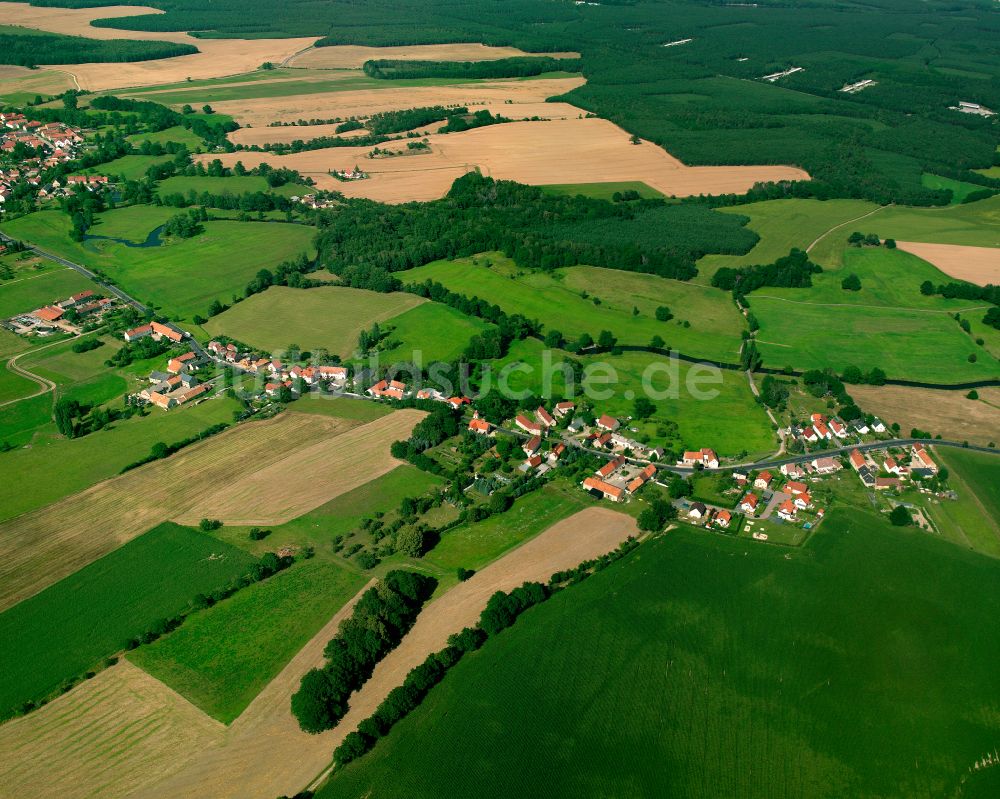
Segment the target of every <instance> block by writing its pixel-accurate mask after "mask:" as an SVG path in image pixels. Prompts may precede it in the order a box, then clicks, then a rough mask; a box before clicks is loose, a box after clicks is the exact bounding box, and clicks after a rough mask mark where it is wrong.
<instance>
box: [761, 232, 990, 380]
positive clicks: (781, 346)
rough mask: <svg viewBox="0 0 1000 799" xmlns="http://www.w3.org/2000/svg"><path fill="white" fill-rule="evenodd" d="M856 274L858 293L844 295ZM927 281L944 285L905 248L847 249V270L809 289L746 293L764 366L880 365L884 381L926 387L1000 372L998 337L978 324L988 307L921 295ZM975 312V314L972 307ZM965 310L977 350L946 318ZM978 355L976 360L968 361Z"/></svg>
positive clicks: (827, 276) (816, 279)
mask: <svg viewBox="0 0 1000 799" xmlns="http://www.w3.org/2000/svg"><path fill="white" fill-rule="evenodd" d="M848 273H853V274H856V275H858V277H859V278H860V279H861V286H862V288H861V291H857V292H854V291H844V290H843V289H842V288H841V286H840V283H841V280H842V278H843V276H844V275H845V274H848ZM924 280H931V281H932V282H933V283H935V284H936V283H938V282H942V281H944V280H946V278H945V277H944V275H942V273H941V272H940V271H939V270H937V269H936V268H935V267H933V266H931V265H930V264H928V263H927V262H926V261H923V260H921V259H919V258H917V257H916V256H913V255H909V254H908V253H904V252H902V251H899V250H896V251H891V250H885V249H855V248H849V249H847V250H846V252H845V253H844V266H843V268H842V269H840V270H838V271H836V272H830V273H824V274H820V275H814V276H813V286H812V288H809V289H777V288H763V289H760V290H758V291H755V292H754V293H753V294H751V295H750V297H749V300H750V305H751V307H752V309H753V312H754V314H755V315H756V316H757V319H758V320H759V321H760V327H761V329H760V332H759V333H758V345H759V348H760V351H761V354H762V355H763V357H764V362H765V364H766V365H768V366H773V367H779V368H780V367H784V366H793V367H795V368H800V369H813V368H825V367H832V368H833V369H835V370H837V371H838V372H840V371H842V370H843V368H844V367H845V366H848V365H851V364H853V365H856V366H859V367H861V368H862V369H866V370H867V369H871V368H872V367H875V366H878V367H881V368H882V369H884V370H885V372H886V374H887V375H888V376H889V377H894V378H905V379H909V380H923V381H927V382H939V383H947V382H960V381H967V380H984V379H991V378H994V377H996V376H997V375H1000V364H998V362H997V360H996V357H994V356H992V355H991V354H990V353H991V351H992V352H994V353H997V352H1000V337H998V336H997V335H996V333H995V331H989V330H987V329H986V328H985V326H983V325H981V324H980V320H981V319H982V317H983V314H984V313H985V309H986V306H985V305H984V304H983V303H978V302H968V301H963V300H946V299H943V298H941V297H925V296H923V295H922V294H921V293H920V284H921V283H922V282H923V281H924ZM972 309H976V310H972ZM957 311H963V314H962V315H963V316H965V317H968V318H969V320H970V323H973V324H975V327H974V329H973V332H974V334H975V335H976V336H982V337H984V338H985V339H986V340H987V347H985V348H984V347H979V346H977V345H976V343H975V342H974V341H973V339H972V337H970V336H969V335H968V334H967V333H965V332H964V331H963V330H962V329H961V328H960V327H959V326H958V323H957V322H956V321H955V320H954V319H952V318H951V317H950V316H949V313H955V312H957ZM970 354H976V356H977V361H976V363H969V361H968V357H969V355H970Z"/></svg>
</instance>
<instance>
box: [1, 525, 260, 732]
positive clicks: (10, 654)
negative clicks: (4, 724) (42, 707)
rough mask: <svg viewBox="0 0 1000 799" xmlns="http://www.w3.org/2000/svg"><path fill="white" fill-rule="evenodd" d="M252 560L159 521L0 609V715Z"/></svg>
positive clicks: (87, 665) (111, 650)
mask: <svg viewBox="0 0 1000 799" xmlns="http://www.w3.org/2000/svg"><path fill="white" fill-rule="evenodd" d="M253 561H254V558H253V557H252V556H251V555H249V554H248V553H246V552H244V551H243V550H241V549H237V548H236V547H233V546H230V545H229V544H225V543H222V542H221V541H219V540H218V539H215V538H212V537H211V536H208V535H204V534H202V533H197V532H193V531H191V530H187V529H184V528H182V527H178V526H177V525H174V524H162V525H160V526H159V527H156V528H154V529H152V530H150V531H149V532H148V533H146V534H145V535H143V536H140V537H139V538H137V539H135V540H134V541H131V542H129V543H128V544H126V545H125V546H123V547H121V548H120V549H116V550H115V551H114V552H112V553H110V554H109V555H106V556H105V557H103V558H101V559H100V560H98V561H95V562H94V563H91V564H90V565H89V566H86V567H84V568H83V569H81V570H80V571H78V572H76V573H74V574H72V575H70V576H69V577H67V578H65V579H63V580H60V581H59V582H58V583H56V584H55V585H53V586H51V587H50V588H47V589H46V590H45V591H43V592H42V593H40V594H37V595H36V596H33V597H32V598H31V599H27V600H25V601H24V602H21V603H20V604H18V605H15V606H14V607H13V608H11V609H10V610H7V611H5V612H4V613H2V614H0V640H2V641H3V646H2V647H0V673H3V675H4V679H3V681H2V682H0V718H3V717H6V716H8V715H9V714H10V713H11V712H12V711H14V710H15V709H17V708H19V707H20V706H21V705H22V704H23V703H24V702H26V701H28V700H33V701H37V700H39V699H42V698H44V697H45V696H46V695H47V694H49V693H50V692H51V691H54V690H55V689H56V688H58V687H59V685H60V684H61V683H62V682H63V681H64V680H67V679H70V678H74V677H78V676H81V675H82V673H83V672H84V671H86V670H87V669H89V668H92V667H95V666H97V665H99V663H100V661H101V659H102V658H104V657H107V656H108V655H111V654H113V653H115V652H117V651H119V650H120V649H122V648H123V647H124V646H125V644H126V643H127V642H128V640H129V639H130V638H133V637H136V636H139V635H141V634H142V633H143V632H145V631H146V630H148V629H150V628H151V627H152V625H153V623H154V622H156V621H157V620H159V619H164V618H167V617H170V616H173V615H174V614H176V613H178V612H180V611H182V610H185V609H186V608H187V607H188V603H189V602H190V601H191V600H192V599H193V598H194V597H195V595H196V594H199V593H211V592H212V591H213V590H214V589H216V588H219V587H220V586H222V585H225V584H226V583H228V582H229V581H230V580H232V579H233V578H235V577H239V576H240V575H242V574H245V573H246V572H247V571H248V570H249V567H250V565H251V564H252V563H253Z"/></svg>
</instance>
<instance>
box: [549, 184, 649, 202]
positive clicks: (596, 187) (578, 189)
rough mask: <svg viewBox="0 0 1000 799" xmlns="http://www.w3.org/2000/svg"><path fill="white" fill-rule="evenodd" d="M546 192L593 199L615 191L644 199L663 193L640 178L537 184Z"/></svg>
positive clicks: (604, 198) (604, 196)
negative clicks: (636, 193) (599, 181)
mask: <svg viewBox="0 0 1000 799" xmlns="http://www.w3.org/2000/svg"><path fill="white" fill-rule="evenodd" d="M539 188H540V189H541V190H542V191H543V192H545V193H546V194H552V195H556V196H564V197H575V196H576V195H578V194H582V195H583V196H584V197H591V198H593V199H595V200H608V201H610V200H611V198H612V197H613V196H614V194H615V192H626V191H635V192H638V193H639V196H640V197H642V198H643V199H644V200H654V199H657V198H662V197H664V194H663V193H662V192H660V191H657V190H656V189H654V188H653V187H652V186H648V185H646V184H645V183H643V182H642V181H641V180H620V181H609V182H605V183H550V184H548V185H546V186H539Z"/></svg>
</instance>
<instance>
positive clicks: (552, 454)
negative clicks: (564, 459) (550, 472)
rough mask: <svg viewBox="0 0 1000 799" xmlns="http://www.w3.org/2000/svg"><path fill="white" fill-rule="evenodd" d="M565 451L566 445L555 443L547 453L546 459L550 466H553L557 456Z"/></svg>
mask: <svg viewBox="0 0 1000 799" xmlns="http://www.w3.org/2000/svg"><path fill="white" fill-rule="evenodd" d="M565 451H566V445H565V444H563V443H559V444H556V445H555V446H554V447H553V448H552V449H551V450H550V451H549V454H548V457H547V458H546V460H548V462H549V465H550V466H555V465H556V464H557V463H558V462H559V458H560V457H561V456H562V454H563V453H564V452H565Z"/></svg>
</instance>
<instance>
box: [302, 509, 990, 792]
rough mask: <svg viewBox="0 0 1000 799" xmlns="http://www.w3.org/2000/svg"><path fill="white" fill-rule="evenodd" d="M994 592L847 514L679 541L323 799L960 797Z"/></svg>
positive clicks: (536, 620) (450, 679) (930, 544)
mask: <svg viewBox="0 0 1000 799" xmlns="http://www.w3.org/2000/svg"><path fill="white" fill-rule="evenodd" d="M998 582H1000V563H998V562H997V561H995V560H993V559H990V558H985V557H982V556H979V555H976V554H974V553H968V552H964V551H962V550H960V549H958V548H956V547H954V546H952V545H950V544H948V543H946V542H942V541H939V540H935V539H934V538H933V537H931V536H927V535H925V534H922V533H916V532H912V531H900V530H898V529H894V528H892V527H890V526H889V525H888V524H887V523H886V522H885V521H884V518H880V517H875V516H872V515H870V514H868V513H867V512H864V511H860V510H859V511H848V510H845V511H838V512H836V513H835V514H831V516H830V518H829V519H827V521H826V522H824V525H823V527H822V528H821V530H820V531H819V532H818V533H817V534H816V535H815V536H814V537H813V539H812V540H811V541H810V542H809V544H808V545H807V547H806V549H805V550H802V551H795V552H790V551H789V550H787V549H785V548H779V547H771V546H768V545H764V544H758V543H755V542H752V541H747V540H737V539H733V538H731V537H726V536H718V535H712V534H707V533H705V532H701V531H694V530H688V529H681V530H677V531H675V532H673V533H671V534H669V535H667V536H665V537H663V538H660V539H657V540H654V541H652V542H650V543H648V544H644V545H643V546H642V547H640V548H639V550H638V551H637V552H635V553H633V554H632V555H630V556H629V557H627V558H626V559H624V560H623V561H620V562H619V563H617V564H615V565H613V566H612V567H611V568H609V569H607V570H605V571H602V572H600V573H598V574H596V575H595V576H593V577H591V578H590V579H589V580H587V581H586V582H584V583H583V584H581V585H579V586H574V587H571V588H569V589H568V590H566V591H564V592H562V593H560V594H559V595H557V596H556V597H554V598H552V599H550V600H549V601H548V602H547V603H545V604H543V605H542V606H540V607H538V608H535V609H532V610H530V611H528V612H527V613H526V614H525V615H524V616H522V617H521V618H520V619H519V620H518V621H517V622H516V624H515V625H514V627H513V628H512V629H510V630H506V631H504V632H503V633H501V634H500V635H499V636H497V637H496V638H495V639H492V640H489V641H487V643H486V644H485V645H484V647H483V648H482V649H481V650H480V651H479V652H477V653H475V654H472V655H467V656H466V657H465V658H463V660H462V661H461V662H460V663H459V664H458V665H457V666H456V667H455V668H454V669H453V670H452V671H451V672H449V674H448V675H447V676H446V677H445V678H444V681H443V682H442V683H441V684H440V685H438V686H436V687H435V688H433V689H432V690H431V692H430V695H429V696H428V697H427V699H425V700H424V702H423V704H422V705H421V706H420V707H419V708H417V709H416V710H415V711H414V712H413V713H411V714H410V716H409V717H407V718H406V719H404V720H403V721H402V722H401V723H399V724H398V725H397V726H396V727H395V728H394V729H393V730H392V731H391V732H390V733H389V735H388V736H387V737H386V738H383V739H382V740H381V741H379V742H378V743H377V744H376V746H375V749H374V750H373V751H372V752H371V753H369V754H368V755H365V756H364V757H362V758H361V759H359V760H358V761H356V762H354V763H352V764H351V765H349V766H347V767H346V768H344V769H342V770H338V771H336V772H334V774H333V777H332V779H331V781H330V782H329V783H328V784H327V785H325V786H324V787H323V788H322V789H321V790H320V791H319V792H318V794H317V797H319V799H337V798H338V797H357V796H366V797H370V799H382V797H395V796H407V797H411V798H412V799H419V798H420V797H435V798H436V797H441V796H472V795H475V796H477V797H484V798H488V797H509V796H529V795H530V796H547V797H579V796H605V797H619V796H670V797H704V796H742V797H776V796H787V797H793V796H838V797H846V796H906V797H913V798H914V799H918V798H921V797H927V799H930V798H931V797H940V796H954V795H958V794H959V792H960V791H959V787H958V786H959V781H960V780H961V779H962V777H963V775H965V774H966V773H967V771H968V769H969V766H970V765H971V764H972V763H973V762H974V761H976V760H978V759H980V758H982V757H983V756H984V754H985V753H986V752H987V751H992V747H993V743H992V742H994V741H995V740H996V739H997V738H998V736H1000V718H998V717H997V714H996V713H995V712H994V709H995V708H996V707H997V705H998V703H1000V686H998V684H997V681H996V679H995V664H996V662H997V659H998V658H1000V628H998V627H997V626H996V625H993V624H987V623H985V622H984V615H983V614H984V612H988V609H990V608H994V607H995V606H996V603H997V585H998ZM873 753H877V756H876V755H874V754H873ZM982 795H987V794H982Z"/></svg>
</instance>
